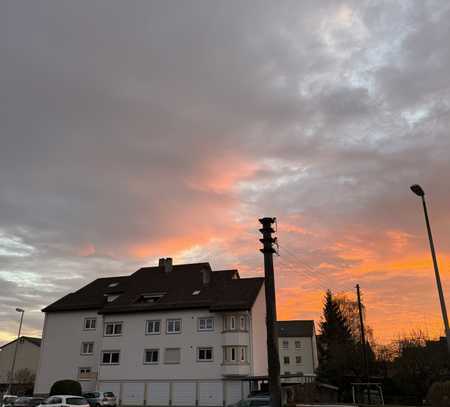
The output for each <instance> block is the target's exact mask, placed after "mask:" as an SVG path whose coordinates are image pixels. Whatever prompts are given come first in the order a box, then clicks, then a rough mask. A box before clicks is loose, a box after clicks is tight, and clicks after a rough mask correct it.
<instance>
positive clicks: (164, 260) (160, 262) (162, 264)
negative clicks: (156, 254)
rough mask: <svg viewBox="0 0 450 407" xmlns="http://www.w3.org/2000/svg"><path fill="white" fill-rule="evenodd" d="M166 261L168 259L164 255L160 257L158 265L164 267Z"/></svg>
mask: <svg viewBox="0 0 450 407" xmlns="http://www.w3.org/2000/svg"><path fill="white" fill-rule="evenodd" d="M165 262H166V259H165V258H164V257H162V258H161V259H159V263H158V266H159V267H161V268H162V267H164V263H165Z"/></svg>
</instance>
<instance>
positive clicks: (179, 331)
mask: <svg viewBox="0 0 450 407" xmlns="http://www.w3.org/2000/svg"><path fill="white" fill-rule="evenodd" d="M177 322H179V323H180V329H179V330H178V331H177V330H169V325H170V324H172V323H173V324H174V325H173V327H174V328H175V327H176V323H177ZM181 329H182V323H181V318H170V319H167V320H166V334H168V335H173V334H180V333H181Z"/></svg>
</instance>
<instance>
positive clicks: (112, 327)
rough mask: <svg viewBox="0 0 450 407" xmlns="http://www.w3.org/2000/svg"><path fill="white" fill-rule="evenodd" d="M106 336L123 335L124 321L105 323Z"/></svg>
mask: <svg viewBox="0 0 450 407" xmlns="http://www.w3.org/2000/svg"><path fill="white" fill-rule="evenodd" d="M104 335H105V336H119V335H122V322H107V323H105V332H104Z"/></svg>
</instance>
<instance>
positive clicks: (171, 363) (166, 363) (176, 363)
mask: <svg viewBox="0 0 450 407" xmlns="http://www.w3.org/2000/svg"><path fill="white" fill-rule="evenodd" d="M168 350H178V352H179V354H180V358H179V360H178V361H177V362H168V361H167V360H166V352H167V351H168ZM180 363H181V348H165V349H164V364H165V365H179V364H180Z"/></svg>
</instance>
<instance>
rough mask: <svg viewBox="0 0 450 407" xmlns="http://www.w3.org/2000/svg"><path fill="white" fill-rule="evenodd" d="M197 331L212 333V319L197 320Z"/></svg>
mask: <svg viewBox="0 0 450 407" xmlns="http://www.w3.org/2000/svg"><path fill="white" fill-rule="evenodd" d="M198 330H199V331H214V318H212V317H209V318H199V319H198Z"/></svg>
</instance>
